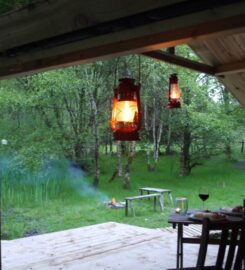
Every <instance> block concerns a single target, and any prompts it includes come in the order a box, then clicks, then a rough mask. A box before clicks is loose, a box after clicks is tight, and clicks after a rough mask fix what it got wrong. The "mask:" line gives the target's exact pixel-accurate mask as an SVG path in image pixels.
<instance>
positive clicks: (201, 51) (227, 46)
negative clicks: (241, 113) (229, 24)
mask: <svg viewBox="0 0 245 270" xmlns="http://www.w3.org/2000/svg"><path fill="white" fill-rule="evenodd" d="M190 47H191V48H192V49H193V51H194V52H195V53H196V54H197V55H198V56H199V57H200V58H201V59H202V60H203V61H204V62H205V63H206V64H209V65H213V66H216V67H217V70H216V75H217V76H218V75H222V76H218V79H219V81H220V82H221V83H223V84H224V85H225V86H226V87H227V89H228V90H229V91H230V92H231V93H232V95H233V96H234V97H235V98H236V99H237V100H238V101H239V102H240V103H241V105H242V106H243V107H245V87H244V85H245V72H244V70H245V33H239V34H233V35H228V36H223V37H219V38H214V39H210V40H205V41H201V42H199V41H196V42H193V43H191V44H190Z"/></svg>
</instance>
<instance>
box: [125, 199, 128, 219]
mask: <svg viewBox="0 0 245 270" xmlns="http://www.w3.org/2000/svg"><path fill="white" fill-rule="evenodd" d="M125 201H126V202H125V216H126V217H127V216H128V200H125Z"/></svg>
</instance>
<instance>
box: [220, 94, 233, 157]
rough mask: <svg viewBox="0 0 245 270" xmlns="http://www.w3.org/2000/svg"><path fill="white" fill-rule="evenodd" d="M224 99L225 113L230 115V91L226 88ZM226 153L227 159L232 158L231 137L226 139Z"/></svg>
mask: <svg viewBox="0 0 245 270" xmlns="http://www.w3.org/2000/svg"><path fill="white" fill-rule="evenodd" d="M222 92H223V99H224V107H225V114H226V115H230V96H229V92H228V91H227V90H226V89H224V90H223V91H222ZM224 152H225V155H226V157H227V159H231V155H232V150H231V140H230V138H229V137H227V138H226V140H225V151H224Z"/></svg>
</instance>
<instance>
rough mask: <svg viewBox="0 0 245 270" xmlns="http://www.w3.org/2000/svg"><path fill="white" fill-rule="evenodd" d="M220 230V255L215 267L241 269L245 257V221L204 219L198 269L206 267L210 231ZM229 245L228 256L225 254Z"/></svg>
mask: <svg viewBox="0 0 245 270" xmlns="http://www.w3.org/2000/svg"><path fill="white" fill-rule="evenodd" d="M212 230H220V231H221V237H220V240H219V248H218V255H217V260H216V265H215V266H214V269H216V270H220V269H225V270H231V269H234V270H240V269H242V261H243V260H244V258H245V249H244V246H245V234H244V231H245V222H244V221H210V220H209V219H205V220H204V221H203V227H202V235H201V243H200V249H199V254H198V259H197V265H196V269H197V270H201V269H205V268H204V264H205V258H206V253H207V247H208V244H209V238H210V231H212ZM227 247H228V253H227V256H225V251H226V248H227Z"/></svg>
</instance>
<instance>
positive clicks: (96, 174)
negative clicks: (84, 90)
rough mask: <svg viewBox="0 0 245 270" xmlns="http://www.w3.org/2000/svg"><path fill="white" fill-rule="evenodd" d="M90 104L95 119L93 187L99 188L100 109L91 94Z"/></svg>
mask: <svg viewBox="0 0 245 270" xmlns="http://www.w3.org/2000/svg"><path fill="white" fill-rule="evenodd" d="M90 102H91V109H92V118H93V134H94V141H95V143H94V164H95V172H94V181H93V186H94V187H98V185H99V178H100V164H99V147H100V142H99V129H98V126H99V123H98V109H97V104H96V101H95V98H94V96H93V93H90Z"/></svg>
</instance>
